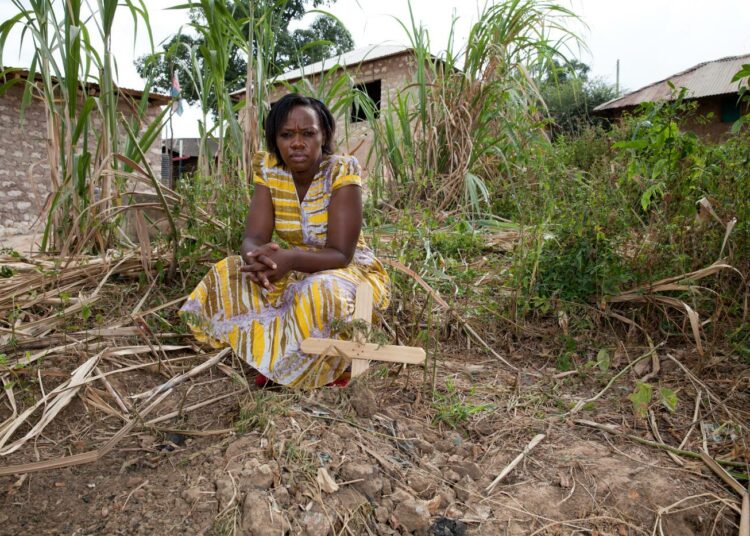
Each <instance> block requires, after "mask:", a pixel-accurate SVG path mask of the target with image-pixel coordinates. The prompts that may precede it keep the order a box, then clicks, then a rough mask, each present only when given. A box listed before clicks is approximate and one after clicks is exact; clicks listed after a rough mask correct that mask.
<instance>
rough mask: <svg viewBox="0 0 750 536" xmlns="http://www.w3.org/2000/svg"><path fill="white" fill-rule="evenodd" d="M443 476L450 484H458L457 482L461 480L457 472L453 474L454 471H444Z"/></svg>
mask: <svg viewBox="0 0 750 536" xmlns="http://www.w3.org/2000/svg"><path fill="white" fill-rule="evenodd" d="M443 476H444V477H445V478H446V479H447V480H450V481H451V482H458V481H459V480H461V475H459V474H458V473H457V472H455V471H454V470H453V469H447V470H446V471H445V472H444V473H443Z"/></svg>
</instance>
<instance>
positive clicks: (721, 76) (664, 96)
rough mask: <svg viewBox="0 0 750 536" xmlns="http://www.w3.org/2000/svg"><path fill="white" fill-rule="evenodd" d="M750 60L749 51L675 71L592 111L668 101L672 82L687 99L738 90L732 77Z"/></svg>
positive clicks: (671, 97) (670, 96)
mask: <svg viewBox="0 0 750 536" xmlns="http://www.w3.org/2000/svg"><path fill="white" fill-rule="evenodd" d="M747 63H750V54H745V55H743V56H729V57H726V58H721V59H719V60H713V61H706V62H703V63H699V64H698V65H696V66H694V67H691V68H690V69H687V70H685V71H682V72H680V73H677V74H674V75H672V76H670V77H669V78H665V79H664V80H660V81H659V82H654V83H653V84H650V85H648V86H644V87H642V88H641V89H637V90H635V91H631V92H630V93H628V94H626V95H623V96H622V97H618V98H616V99H612V100H611V101H608V102H605V103H604V104H600V105H599V106H597V107H596V108H594V111H595V112H603V111H607V110H616V109H618V108H627V107H631V106H637V105H638V104H641V103H642V102H652V101H659V100H671V99H673V98H674V96H673V92H672V88H670V87H669V85H668V84H667V82H672V84H674V86H675V88H678V89H679V88H681V87H684V88H687V98H689V99H697V98H700V97H709V96H711V95H726V94H731V93H737V92H738V91H739V81H738V82H732V77H733V76H734V75H735V74H737V72H738V71H739V70H740V69H741V68H742V65H743V64H747Z"/></svg>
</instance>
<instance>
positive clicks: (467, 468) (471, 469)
mask: <svg viewBox="0 0 750 536" xmlns="http://www.w3.org/2000/svg"><path fill="white" fill-rule="evenodd" d="M455 471H456V472H457V473H458V474H459V475H461V476H470V477H471V479H472V480H474V481H475V482H476V481H479V480H480V479H481V478H482V470H481V469H480V468H479V466H478V465H477V464H475V463H474V462H461V463H458V464H456V466H455Z"/></svg>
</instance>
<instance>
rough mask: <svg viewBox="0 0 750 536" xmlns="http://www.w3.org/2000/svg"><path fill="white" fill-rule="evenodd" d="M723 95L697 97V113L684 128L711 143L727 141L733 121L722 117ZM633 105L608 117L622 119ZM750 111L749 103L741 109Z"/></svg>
mask: <svg viewBox="0 0 750 536" xmlns="http://www.w3.org/2000/svg"><path fill="white" fill-rule="evenodd" d="M723 98H724V97H723V96H720V95H717V96H713V97H704V98H700V99H697V101H698V107H697V108H696V110H695V114H694V116H693V117H691V118H690V119H688V120H686V121H685V122H684V123H683V124H682V128H683V129H684V130H686V131H688V132H694V133H695V134H696V135H697V136H698V137H700V138H701V139H702V140H703V141H707V142H709V143H720V142H722V141H725V140H726V139H727V138H728V137H729V136H730V135H731V130H732V123H724V122H722V119H721V111H722V101H723ZM633 109H634V108H633V107H629V108H627V109H622V108H620V109H616V110H612V111H611V112H610V113H609V114H608V115H607V117H610V118H612V119H614V120H620V119H622V115H623V113H624V112H627V113H633ZM749 112H750V106H748V105H747V103H745V104H744V106H743V107H742V108H741V109H740V113H742V114H746V113H749Z"/></svg>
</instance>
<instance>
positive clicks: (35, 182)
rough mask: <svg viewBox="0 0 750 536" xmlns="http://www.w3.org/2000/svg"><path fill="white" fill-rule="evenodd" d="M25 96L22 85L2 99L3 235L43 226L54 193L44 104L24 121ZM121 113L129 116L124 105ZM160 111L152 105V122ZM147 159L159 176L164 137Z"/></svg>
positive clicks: (36, 104) (32, 106) (0, 170)
mask: <svg viewBox="0 0 750 536" xmlns="http://www.w3.org/2000/svg"><path fill="white" fill-rule="evenodd" d="M22 94H23V86H22V85H20V84H19V85H16V86H14V87H13V88H11V89H10V90H9V91H8V92H7V93H5V95H3V96H2V97H0V236H9V235H15V234H25V233H29V232H31V231H32V226H33V225H34V224H35V223H36V224H41V225H43V223H44V222H40V221H39V219H40V214H41V212H42V209H43V207H44V205H45V202H46V200H47V196H48V195H49V193H50V190H51V180H50V174H49V173H50V168H49V163H48V157H47V118H46V115H45V112H44V104H43V103H42V102H41V101H39V100H37V99H35V100H34V101H33V102H32V103H31V104H30V105H29V107H28V108H26V110H25V112H24V120H23V122H21V119H20V107H21V96H22ZM120 111H121V112H124V113H126V114H127V113H130V109H129V107H128V106H127V105H126V104H125V103H124V102H123V104H122V105H121V106H120ZM159 111H160V110H159V107H158V106H151V108H150V109H149V111H148V115H149V119H153V118H154V117H155V116H156V115H157V114H158V113H159ZM123 136H124V133H123ZM124 139H125V137H123V140H124ZM148 159H149V162H150V163H151V166H152V167H153V169H154V172H155V173H157V174H158V173H159V169H160V167H161V165H160V162H161V138H158V139H157V140H156V142H155V143H154V145H153V146H152V147H151V148H150V149H149V151H148ZM37 227H39V225H37V226H35V228H37Z"/></svg>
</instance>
